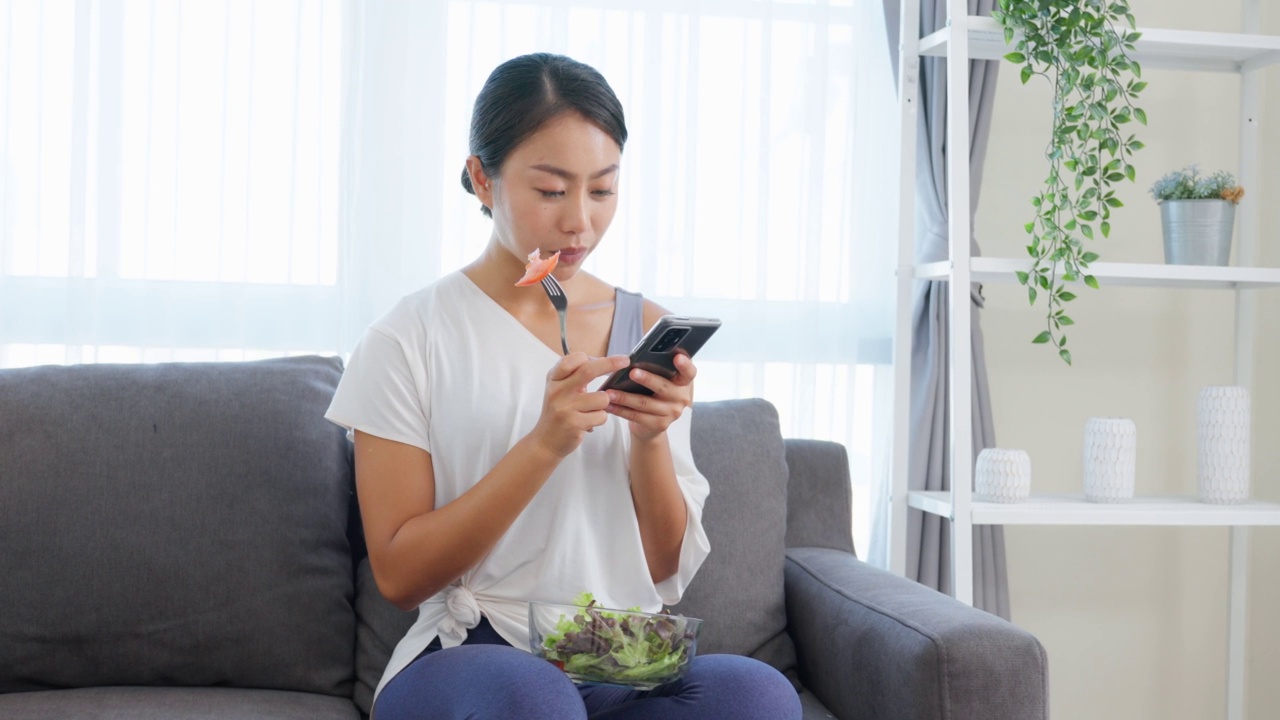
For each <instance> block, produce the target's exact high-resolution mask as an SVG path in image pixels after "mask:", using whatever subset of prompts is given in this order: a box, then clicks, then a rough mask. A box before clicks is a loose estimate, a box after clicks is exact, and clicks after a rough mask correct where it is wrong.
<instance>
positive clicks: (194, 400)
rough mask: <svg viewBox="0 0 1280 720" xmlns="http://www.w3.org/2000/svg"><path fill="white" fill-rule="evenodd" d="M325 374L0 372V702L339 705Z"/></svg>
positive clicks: (339, 461) (298, 369)
mask: <svg viewBox="0 0 1280 720" xmlns="http://www.w3.org/2000/svg"><path fill="white" fill-rule="evenodd" d="M341 369H342V366H341V361H340V360H338V359H336V358H320V357H306V358H286V359H278V360H267V361H260V362H247V363H225V364H224V363H193V364H185V363H174V364H161V365H84V366H72V367H60V366H59V367H39V368H27V369H18V370H5V371H0V547H2V548H4V552H3V553H2V554H0V598H4V603H3V605H4V612H2V613H0V692H14V691H21V690H34V689H42V688H50V687H53V688H74V687H86V686H105V685H192V686H206V685H229V686H236V687H258V688H271V689H278V690H297V691H308V692H317V693H327V694H331V695H342V696H345V697H348V698H349V697H350V696H351V691H352V685H353V677H352V676H353V671H352V657H353V655H354V651H355V650H354V637H355V627H354V625H355V620H354V613H353V610H352V596H353V592H354V590H353V575H354V573H353V569H352V562H351V552H350V547H349V544H348V541H347V537H346V529H347V514H348V507H349V502H350V497H351V493H352V488H353V482H352V472H351V456H350V450H349V448H348V444H347V442H346V440H345V438H344V436H343V432H342V430H341V429H340V428H338V427H337V426H335V425H333V424H332V423H330V422H328V421H327V420H325V419H324V417H323V414H324V411H325V409H326V408H327V407H328V404H329V400H330V398H331V396H332V395H333V391H334V388H335V387H336V385H337V382H338V378H339V376H340V374H341ZM0 714H3V713H0Z"/></svg>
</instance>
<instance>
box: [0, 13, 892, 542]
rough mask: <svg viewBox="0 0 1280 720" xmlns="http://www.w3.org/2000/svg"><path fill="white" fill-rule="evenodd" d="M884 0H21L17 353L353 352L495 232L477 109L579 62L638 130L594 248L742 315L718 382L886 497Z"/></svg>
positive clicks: (15, 213) (611, 264)
mask: <svg viewBox="0 0 1280 720" xmlns="http://www.w3.org/2000/svg"><path fill="white" fill-rule="evenodd" d="M881 5H882V4H881V3H879V2H874V1H873V0H843V1H841V0H811V1H804V0H794V1H791V2H784V1H782V0H774V1H768V0H719V1H715V0H703V1H702V2H696V3H691V2H678V1H676V0H595V1H594V2H592V1H590V0H588V1H586V2H571V1H569V0H543V1H541V2H529V1H526V2H505V1H504V2H466V1H460V0H459V1H452V2H446V1H440V2H409V1H407V0H404V1H396V2H353V1H347V2H343V1H342V0H299V1H296V2H289V1H288V0H199V1H198V2H195V1H191V0H188V1H187V2H178V1H176V0H124V1H123V2H119V1H112V2H105V1H104V2H98V1H95V0H46V1H44V2H39V3H35V2H27V1H26V0H5V1H0V62H2V63H3V68H4V69H3V70H0V366H15V365H29V364H35V363H48V362H54V363H59V362H103V361H128V362H132V361H158V360H169V359H176V360H186V359H191V360H199V359H239V358H252V357H264V356H270V355H281V354H287V353H299V352H320V353H337V354H344V353H347V352H349V351H350V350H351V347H352V346H353V344H354V343H355V341H356V340H357V339H358V337H359V335H360V333H361V332H362V331H363V328H364V327H365V326H366V325H367V324H368V323H369V322H370V321H371V320H373V319H374V318H376V317H377V316H378V315H380V314H381V313H382V312H384V311H385V310H386V309H387V308H388V307H389V306H390V305H391V303H393V302H394V301H395V299H396V298H398V297H400V296H401V295H403V294H404V293H407V292H410V291H412V290H414V289H416V288H417V287H420V286H421V285H423V284H424V283H427V282H430V281H431V280H433V279H434V278H436V277H439V276H440V275H441V274H442V273H446V272H449V271H452V270H454V269H457V268H458V267H460V266H462V265H463V264H465V263H466V262H467V261H469V260H470V259H471V258H472V257H474V256H475V254H476V253H478V252H479V250H480V248H481V247H482V246H483V244H484V242H485V241H486V240H487V238H488V233H489V224H488V221H487V220H486V219H484V218H483V216H481V214H480V213H479V211H478V206H477V204H476V201H475V200H474V198H472V197H471V196H469V195H467V194H465V193H464V191H463V190H462V188H461V186H460V185H459V182H458V176H459V174H460V173H461V170H462V164H463V160H464V158H465V157H466V154H467V146H466V143H467V129H468V123H469V119H470V109H471V103H472V101H473V99H474V97H475V95H476V93H477V92H478V91H479V88H480V86H481V85H482V83H483V82H484V79H485V77H486V76H487V75H488V73H489V72H490V71H491V70H492V69H493V67H495V66H496V65H497V64H499V63H500V62H501V61H503V60H505V59H507V58H510V57H513V56H515V55H519V54H522V53H525V52H531V51H551V52H560V53H565V54H568V55H571V56H573V57H575V58H577V59H579V60H582V61H584V62H587V63H589V64H591V65H593V66H595V67H597V68H598V69H599V70H600V71H601V72H602V73H603V74H604V75H605V77H606V78H608V80H609V82H610V84H611V85H612V86H613V87H614V89H615V91H616V92H617V93H618V95H619V97H620V98H621V99H622V103H623V106H624V108H625V109H626V112H627V121H628V129H629V130H630V133H631V140H630V141H629V142H628V145H627V148H626V150H625V152H624V155H623V170H622V177H621V185H620V200H621V202H620V209H619V213H618V217H617V219H616V220H615V222H614V225H613V228H612V229H611V230H610V234H609V236H608V237H607V238H606V240H605V243H604V244H603V245H602V246H601V248H600V250H599V251H598V252H597V254H596V256H595V257H593V258H592V260H591V261H590V263H589V265H588V268H589V269H590V270H591V271H593V272H595V273H597V274H599V275H601V276H602V277H604V278H606V279H607V280H610V281H612V282H615V283H616V284H618V285H621V286H623V287H627V288H630V289H635V290H640V291H642V292H644V293H645V294H646V295H648V296H650V297H653V298H654V299H656V300H657V301H658V302H661V303H662V304H664V305H666V306H668V307H670V308H673V309H675V310H677V311H679V312H684V313H690V314H708V315H715V316H718V317H721V318H723V319H724V321H725V325H724V328H723V329H722V330H721V332H720V333H719V334H718V335H717V336H716V338H715V339H714V340H713V341H712V342H711V343H709V344H708V346H707V347H706V349H705V350H704V351H703V352H704V355H702V356H700V360H701V362H700V363H699V367H700V369H701V373H700V377H699V399H707V400H709V399H716V398H723V397H744V396H759V397H765V398H767V399H769V400H770V401H772V402H773V403H774V404H775V405H776V406H777V407H778V409H779V411H780V414H781V416H782V422H783V430H784V432H785V433H787V434H789V435H794V436H803V437H819V438H830V439H834V440H838V441H840V442H843V443H845V444H846V445H847V446H848V447H849V450H850V453H851V456H852V460H853V463H852V470H853V472H854V476H855V486H856V489H857V490H858V494H857V498H858V500H859V503H858V504H859V512H860V513H862V514H865V513H866V512H867V511H868V510H867V508H868V507H869V506H868V503H867V497H866V493H867V488H868V487H869V476H870V471H871V462H872V457H873V448H874V447H875V434H876V430H877V429H878V428H880V427H881V426H884V425H885V423H881V422H876V421H874V420H873V419H874V418H876V415H877V409H876V407H877V400H878V399H879V398H878V397H877V395H878V394H879V395H880V396H883V395H884V394H883V393H878V389H879V388H881V387H884V386H886V382H885V376H886V375H887V371H885V370H884V369H883V366H884V363H887V362H888V359H889V358H888V351H889V346H890V343H889V332H890V328H891V313H890V309H891V305H890V303H891V302H892V292H891V285H890V283H891V276H892V264H893V257H894V245H895V244H894V240H893V224H892V223H893V215H892V212H891V208H892V204H893V195H892V193H893V192H894V190H895V188H896V187H897V183H896V179H895V177H894V176H893V173H895V172H896V166H897V163H896V160H895V159H894V157H893V153H894V152H895V145H896V137H894V136H893V132H894V128H895V127H896V124H895V122H894V118H895V112H896V110H895V102H894V99H893V88H892V76H891V71H890V69H889V53H888V50H887V48H886V45H885V42H886V41H885V36H884V32H883V26H884V25H883V20H882V18H881V17H880V13H881ZM880 405H881V407H880V409H881V410H883V409H884V408H883V403H881V404H880ZM858 525H859V526H860V528H865V526H866V523H864V522H859V523H858ZM863 537H864V538H865V536H863ZM860 544H861V545H862V547H866V542H865V539H860Z"/></svg>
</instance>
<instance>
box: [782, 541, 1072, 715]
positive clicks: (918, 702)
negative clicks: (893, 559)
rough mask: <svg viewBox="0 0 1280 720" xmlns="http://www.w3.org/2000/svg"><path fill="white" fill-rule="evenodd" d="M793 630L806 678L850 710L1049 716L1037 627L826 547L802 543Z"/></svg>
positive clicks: (791, 591) (840, 711)
mask: <svg viewBox="0 0 1280 720" xmlns="http://www.w3.org/2000/svg"><path fill="white" fill-rule="evenodd" d="M786 601H787V630H788V632H789V633H790V634H791V637H792V639H793V640H794V641H795V646H796V655H797V661H798V669H799V674H800V680H801V682H802V683H803V684H804V686H805V687H806V688H808V689H809V690H810V691H811V692H813V694H814V695H815V696H817V698H818V699H819V700H821V701H822V703H823V704H824V705H826V706H827V707H828V708H830V710H831V711H832V712H833V713H835V715H836V716H837V717H840V718H846V719H850V718H872V717H874V718H879V719H880V720H889V719H897V718H900V719H901V720H944V719H945V720H954V719H958V718H982V719H983V720H1042V719H1044V718H1047V717H1048V716H1049V692H1048V658H1047V656H1046V654H1045V651H1044V647H1043V646H1042V645H1041V644H1040V642H1039V641H1038V640H1037V639H1036V638H1035V637H1034V636H1033V635H1031V634H1030V633H1028V632H1026V631H1025V630H1022V629H1020V628H1018V627H1016V626H1014V625H1012V624H1011V623H1009V622H1006V621H1005V620H1002V619H1000V618H998V617H996V616H995V615H991V614H989V613H986V612H983V611H981V610H976V609H974V608H972V607H969V606H967V605H965V604H963V603H960V602H958V601H956V600H954V599H953V598H950V597H948V596H946V595H943V594H941V593H939V592H937V591H935V590H932V589H929V588H927V587H925V586H923V585H920V584H919V583H916V582H912V581H910V580H907V579H905V578H902V577H899V576H897V575H893V574H892V573H888V572H885V571H883V570H880V569H878V568H874V567H871V566H870V565H867V564H865V563H863V562H861V561H860V560H858V559H857V558H855V557H854V556H853V555H850V554H848V553H843V552H839V551H837V550H830V549H826V548H792V549H790V550H788V551H787V564H786Z"/></svg>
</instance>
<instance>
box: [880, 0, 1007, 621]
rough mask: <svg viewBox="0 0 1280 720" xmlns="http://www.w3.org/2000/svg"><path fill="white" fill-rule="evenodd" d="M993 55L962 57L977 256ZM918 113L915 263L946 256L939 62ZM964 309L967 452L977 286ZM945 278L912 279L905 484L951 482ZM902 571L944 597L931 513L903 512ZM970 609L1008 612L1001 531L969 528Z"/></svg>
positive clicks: (977, 5)
mask: <svg viewBox="0 0 1280 720" xmlns="http://www.w3.org/2000/svg"><path fill="white" fill-rule="evenodd" d="M898 3H899V0H884V9H885V20H886V24H887V26H888V27H887V30H888V33H889V46H890V47H891V48H894V51H893V62H894V71H895V73H896V72H897V70H898V68H897V60H898V58H897V51H896V48H897V47H898V26H899V23H900V15H899V5H898ZM968 5H969V14H971V15H989V14H991V9H992V7H993V6H994V5H995V0H968ZM946 20H947V8H946V1H945V0H920V25H921V35H922V36H923V35H924V34H927V33H930V32H933V31H934V30H936V29H938V28H941V27H944V26H945V24H946ZM998 67H999V63H998V62H997V61H982V62H973V63H971V69H970V75H969V112H970V116H969V128H970V131H969V132H970V136H969V140H970V154H969V159H970V208H969V218H970V228H971V230H970V247H971V249H972V252H973V254H974V255H978V254H979V250H978V245H977V242H976V241H975V240H974V239H973V235H972V226H973V214H974V212H975V211H976V210H977V206H978V191H979V188H980V187H981V185H982V164H983V159H984V158H985V157H986V154H987V139H988V136H989V135H990V131H991V113H992V107H993V104H994V102H993V101H994V99H995V89H996V74H997V71H998ZM919 89H920V98H919V100H920V102H919V108H920V117H919V125H918V128H919V129H918V132H917V141H918V143H919V144H918V145H917V155H916V198H915V199H916V207H915V253H916V262H931V261H934V260H945V259H946V257H947V186H946V176H947V155H946V146H945V140H946V117H947V88H946V60H944V59H940V58H925V59H923V60H922V62H921V68H920V83H919ZM970 297H971V298H972V301H973V302H972V305H971V307H970V310H971V312H972V314H973V319H972V323H973V378H972V383H973V455H974V457H975V458H976V457H977V455H978V452H979V451H980V450H982V449H983V448H987V447H994V446H995V428H994V426H993V423H992V420H991V395H990V392H989V388H988V384H987V364H986V357H985V354H984V351H983V343H982V330H981V328H980V326H979V322H978V318H979V312H978V311H979V310H980V309H981V308H982V296H981V289H980V288H979V287H977V286H976V285H975V286H974V288H973V292H971V293H970ZM947 305H948V303H947V285H946V283H945V282H938V281H931V282H923V281H922V282H918V283H916V289H915V297H914V307H913V314H914V320H913V333H914V337H913V352H912V357H911V438H910V452H911V458H910V462H909V464H908V469H907V472H908V476H909V481H908V482H909V487H910V489H911V490H949V489H950V488H951V468H950V460H951V459H950V454H949V453H948V452H947V448H948V447H949V445H950V442H951V438H950V428H949V427H948V424H947V413H948V400H947V393H948V378H947V325H948V320H947ZM907 577H910V578H914V579H915V580H917V581H919V582H921V583H923V584H925V585H928V586H929V587H932V588H935V589H937V590H940V591H942V592H944V593H948V594H950V593H951V592H952V588H951V584H952V583H951V527H950V521H949V520H945V519H943V518H940V517H938V516H937V515H925V514H924V513H922V512H920V511H919V510H911V511H910V512H909V517H908V525H907ZM973 600H974V606H975V607H978V608H981V609H983V610H986V611H987V612H990V613H993V614H996V615H999V616H1000V617H1003V618H1005V619H1006V620H1007V619H1009V583H1008V578H1007V574H1006V568H1005V549H1004V529H1003V528H1000V527H992V526H976V527H974V529H973Z"/></svg>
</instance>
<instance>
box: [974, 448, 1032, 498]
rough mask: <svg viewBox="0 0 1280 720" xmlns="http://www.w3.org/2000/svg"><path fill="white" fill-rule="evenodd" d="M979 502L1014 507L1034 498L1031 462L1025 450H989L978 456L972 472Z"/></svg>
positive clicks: (975, 493)
mask: <svg viewBox="0 0 1280 720" xmlns="http://www.w3.org/2000/svg"><path fill="white" fill-rule="evenodd" d="M973 492H974V495H975V496H976V499H978V500H984V501H986V502H1001V503H1011V502H1018V501H1019V500H1025V499H1026V498H1027V496H1028V495H1030V494H1031V458H1030V456H1028V455H1027V454H1026V453H1025V452H1023V451H1022V450H1004V449H1001V448H987V449H985V450H983V451H982V452H980V453H978V462H977V464H976V465H975V466H974V470H973Z"/></svg>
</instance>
